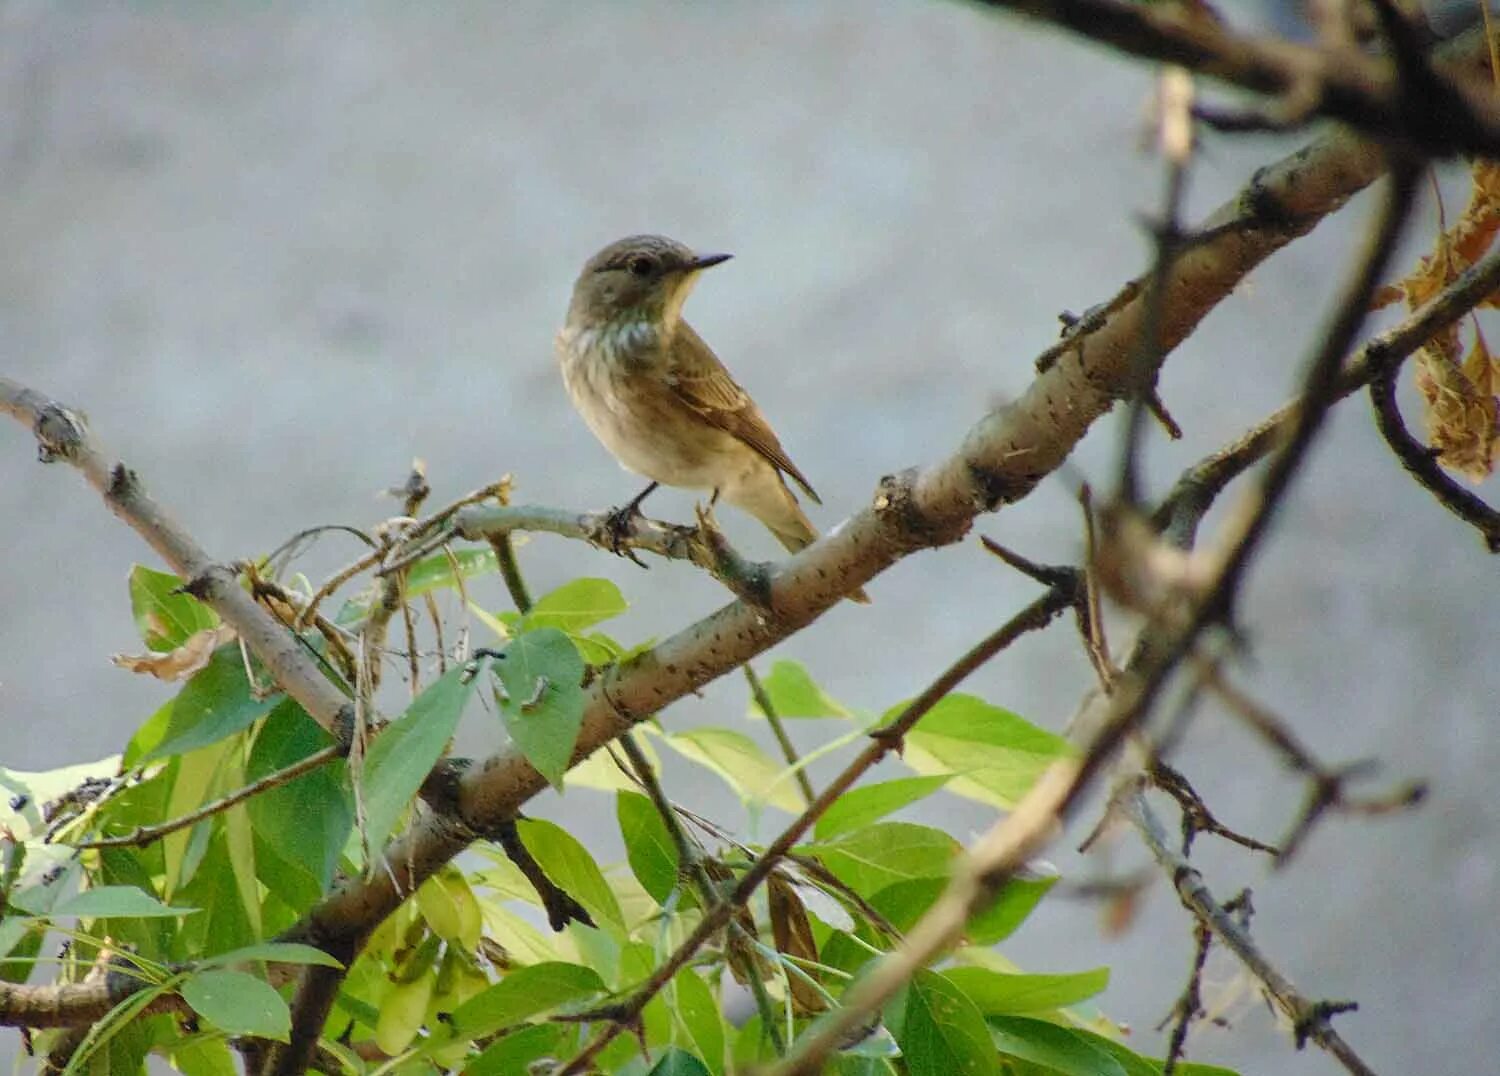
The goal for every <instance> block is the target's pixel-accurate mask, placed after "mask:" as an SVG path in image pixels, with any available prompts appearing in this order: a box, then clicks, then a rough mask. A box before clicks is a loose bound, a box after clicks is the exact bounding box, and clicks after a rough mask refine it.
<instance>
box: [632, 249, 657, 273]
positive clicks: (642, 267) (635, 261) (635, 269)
mask: <svg viewBox="0 0 1500 1076" xmlns="http://www.w3.org/2000/svg"><path fill="white" fill-rule="evenodd" d="M625 268H626V269H629V270H630V275H631V276H639V277H647V276H650V275H651V274H652V273H653V272H655V271H656V262H654V261H652V260H651V259H650V258H648V257H646V256H645V255H644V254H637V255H636V256H635V257H634V258H631V259H630V260H629V261H628V262H626V263H625Z"/></svg>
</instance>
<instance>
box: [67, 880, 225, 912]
mask: <svg viewBox="0 0 1500 1076" xmlns="http://www.w3.org/2000/svg"><path fill="white" fill-rule="evenodd" d="M196 911H198V909H197V908H172V907H168V906H167V905H165V904H163V903H162V902H161V901H159V900H157V899H156V898H155V897H153V896H151V895H150V894H149V893H145V892H142V891H141V890H139V889H137V888H135V887H134V886H129V885H101V886H96V887H95V888H93V889H85V890H84V891H83V892H82V893H79V894H77V895H76V896H72V897H68V898H67V899H66V900H60V901H58V902H57V903H56V904H54V905H53V906H52V910H51V911H50V912H48V913H47V918H48V919H60V918H62V917H63V916H66V915H76V916H78V917H79V918H80V919H105V918H109V919H146V918H156V917H169V918H170V917H174V916H182V915H192V914H193V913H194V912H196Z"/></svg>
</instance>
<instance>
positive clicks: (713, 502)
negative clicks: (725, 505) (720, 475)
mask: <svg viewBox="0 0 1500 1076" xmlns="http://www.w3.org/2000/svg"><path fill="white" fill-rule="evenodd" d="M718 503H719V487H718V486H715V487H714V494H713V496H712V497H710V498H709V499H708V507H709V509H710V510H712V508H713V506H714V505H716V504H718Z"/></svg>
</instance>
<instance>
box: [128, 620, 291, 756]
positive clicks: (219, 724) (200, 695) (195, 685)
mask: <svg viewBox="0 0 1500 1076" xmlns="http://www.w3.org/2000/svg"><path fill="white" fill-rule="evenodd" d="M281 699H282V697H281V695H280V694H277V693H273V694H271V695H269V696H267V697H265V698H263V699H257V698H256V697H255V696H254V695H253V694H252V693H251V691H250V682H249V681H248V680H246V679H245V662H244V659H243V658H242V657H240V648H239V647H238V646H221V647H219V649H217V650H215V651H214V654H213V657H211V658H209V659H208V664H207V665H205V666H204V667H203V668H202V669H200V670H198V672H196V673H194V674H193V677H192V679H190V680H189V681H188V682H187V683H186V684H184V685H183V688H182V690H181V691H179V692H178V693H177V697H176V698H175V699H173V700H172V702H171V704H170V705H171V712H170V713H169V715H168V717H167V720H166V728H165V729H164V730H163V733H162V738H161V741H160V742H159V743H158V744H157V745H156V746H155V747H153V748H152V749H151V750H150V751H147V752H146V753H145V756H144V757H143V758H141V759H140V762H141V763H147V762H154V761H155V760H157V759H160V758H166V757H167V756H169V755H181V754H184V753H186V752H188V751H192V750H194V749H196V748H199V747H207V746H208V745H209V744H213V743H218V742H219V741H220V740H222V739H224V738H226V737H228V736H233V735H234V734H235V733H236V732H239V731H240V730H241V729H245V728H248V727H249V726H250V725H251V724H252V723H253V722H255V721H258V720H259V719H260V718H262V717H264V716H265V715H266V714H268V713H270V712H271V711H272V710H273V709H274V708H275V707H276V706H277V705H279V704H280V703H281Z"/></svg>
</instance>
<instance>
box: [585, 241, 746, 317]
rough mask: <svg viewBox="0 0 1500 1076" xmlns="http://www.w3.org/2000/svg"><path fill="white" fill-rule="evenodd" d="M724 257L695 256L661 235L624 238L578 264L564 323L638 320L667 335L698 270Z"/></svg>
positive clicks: (696, 277) (720, 260)
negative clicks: (577, 271)
mask: <svg viewBox="0 0 1500 1076" xmlns="http://www.w3.org/2000/svg"><path fill="white" fill-rule="evenodd" d="M728 260H729V255H728V254H698V253H696V252H695V251H693V250H691V249H689V248H688V247H685V246H683V245H682V244H681V243H679V242H677V241H676V240H673V239H667V238H666V237H665V236H660V235H632V236H628V237H626V238H625V239H621V240H618V241H617V242H614V243H611V244H610V245H609V246H607V247H605V248H604V249H603V250H601V251H600V252H599V253H598V254H595V255H594V256H593V257H592V258H590V259H589V260H588V262H586V263H585V264H584V267H583V272H581V273H579V274H578V281H577V283H575V284H574V285H573V303H572V305H571V306H570V307H569V308H568V323H569V324H570V325H573V326H575V327H578V328H596V327H601V326H606V325H617V324H621V323H635V322H643V323H647V324H650V325H654V326H656V327H657V328H659V329H664V330H666V331H667V332H669V333H670V332H671V331H672V330H673V329H675V328H676V327H677V323H678V321H679V320H680V319H681V317H682V304H683V303H684V302H685V301H686V300H687V297H688V292H690V291H692V290H693V284H694V283H695V282H696V281H697V279H698V274H699V273H701V272H702V271H703V270H705V269H707V268H709V267H710V266H714V265H718V264H719V263H720V262H725V261H728Z"/></svg>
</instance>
